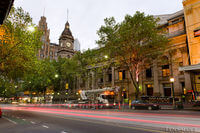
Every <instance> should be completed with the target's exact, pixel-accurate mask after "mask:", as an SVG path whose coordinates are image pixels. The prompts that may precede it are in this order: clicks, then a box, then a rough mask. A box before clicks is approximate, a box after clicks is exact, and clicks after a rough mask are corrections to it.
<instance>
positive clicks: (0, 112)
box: [0, 107, 2, 118]
mask: <svg viewBox="0 0 200 133" xmlns="http://www.w3.org/2000/svg"><path fill="white" fill-rule="evenodd" d="M1 117H2V111H1V107H0V118H1Z"/></svg>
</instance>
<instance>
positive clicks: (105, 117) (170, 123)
mask: <svg viewBox="0 0 200 133" xmlns="http://www.w3.org/2000/svg"><path fill="white" fill-rule="evenodd" d="M3 109H10V110H23V111H31V112H41V113H49V114H56V115H67V116H78V117H86V118H97V119H107V120H120V121H131V122H140V123H149V124H161V125H172V126H182V127H197V128H200V125H198V124H188V123H179V122H164V121H156V120H142V119H133V118H121V117H112V116H98V115H89V114H80V113H83V111H79V112H78V111H76V112H73V111H71V112H67V111H68V110H63V109H48V108H45V109H44V108H37V107H35V108H33V107H31V108H30V107H28V108H27V107H18V108H16V107H14V108H12V107H4V108H3ZM55 110H56V111H55ZM63 111H64V112H63ZM87 112H88V111H87ZM88 113H89V112H88ZM104 115H105V114H104Z"/></svg>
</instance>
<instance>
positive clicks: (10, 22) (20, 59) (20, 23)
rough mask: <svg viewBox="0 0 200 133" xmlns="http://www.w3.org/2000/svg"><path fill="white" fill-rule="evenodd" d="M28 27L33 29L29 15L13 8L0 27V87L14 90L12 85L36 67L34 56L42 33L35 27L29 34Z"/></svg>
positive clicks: (20, 9) (39, 44)
mask: <svg viewBox="0 0 200 133" xmlns="http://www.w3.org/2000/svg"><path fill="white" fill-rule="evenodd" d="M29 26H33V27H35V26H34V24H33V23H32V18H31V17H30V15H29V13H27V12H25V11H24V10H23V9H22V8H17V9H15V8H14V7H13V8H12V9H11V11H10V14H9V16H8V18H7V20H6V21H5V23H4V24H3V25H1V26H0V74H1V77H0V79H1V81H2V83H1V85H4V86H5V87H6V88H10V90H16V88H15V87H13V85H14V86H15V84H17V82H19V81H21V80H22V78H24V76H25V75H26V74H27V73H31V72H32V70H33V68H35V66H36V65H37V57H36V54H37V52H38V49H39V48H40V46H41V44H42V43H41V41H40V38H41V35H42V32H41V31H39V30H38V29H37V28H36V27H35V30H34V31H33V32H30V31H28V29H27V28H28V27H29ZM4 82H5V84H4ZM8 84H11V86H10V85H8ZM12 92H14V91H12ZM0 93H1V92H0Z"/></svg>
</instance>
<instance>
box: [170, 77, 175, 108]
mask: <svg viewBox="0 0 200 133" xmlns="http://www.w3.org/2000/svg"><path fill="white" fill-rule="evenodd" d="M170 82H171V84H172V95H173V108H174V109H176V106H175V96H174V78H173V77H171V78H170Z"/></svg>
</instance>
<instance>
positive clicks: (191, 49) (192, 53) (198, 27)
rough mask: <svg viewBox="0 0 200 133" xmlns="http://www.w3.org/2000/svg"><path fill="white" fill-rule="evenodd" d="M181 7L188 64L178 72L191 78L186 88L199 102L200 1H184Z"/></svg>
mask: <svg viewBox="0 0 200 133" xmlns="http://www.w3.org/2000/svg"><path fill="white" fill-rule="evenodd" d="M183 6H184V14H185V15H184V16H185V24H186V32H187V40H188V53H189V57H190V62H189V64H188V65H184V66H183V67H180V68H179V70H180V71H181V72H185V73H187V74H188V75H189V76H190V77H191V79H190V80H189V82H190V83H191V85H190V88H189V86H188V88H189V89H191V90H192V91H191V93H193V94H194V98H195V99H197V100H200V0H184V1H183Z"/></svg>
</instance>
